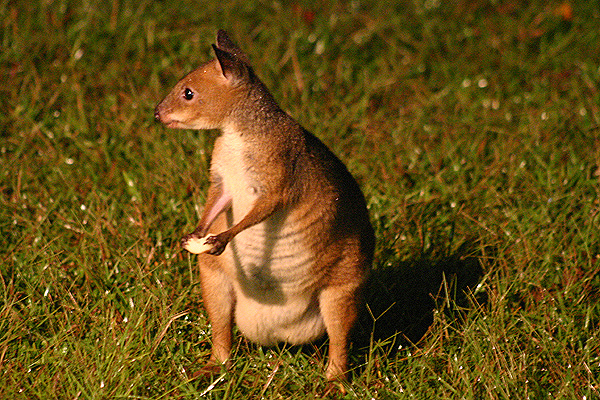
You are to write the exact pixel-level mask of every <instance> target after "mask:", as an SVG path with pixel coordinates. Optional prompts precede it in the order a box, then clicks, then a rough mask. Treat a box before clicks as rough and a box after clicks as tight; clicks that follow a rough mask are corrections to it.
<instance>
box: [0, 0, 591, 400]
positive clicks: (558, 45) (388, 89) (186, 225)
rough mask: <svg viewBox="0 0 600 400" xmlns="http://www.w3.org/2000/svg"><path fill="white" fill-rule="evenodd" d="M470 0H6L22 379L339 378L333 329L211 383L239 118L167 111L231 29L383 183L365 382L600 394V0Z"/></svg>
mask: <svg viewBox="0 0 600 400" xmlns="http://www.w3.org/2000/svg"><path fill="white" fill-rule="evenodd" d="M450 3H451V2H448V4H446V3H444V2H436V1H417V0H415V1H402V2H400V3H398V4H397V5H396V6H391V5H389V4H388V3H385V2H373V1H364V2H359V1H353V2H349V3H348V4H346V3H344V2H340V3H335V2H334V3H323V4H321V3H317V4H312V3H307V2H299V3H296V4H294V5H287V4H280V3H278V2H258V1H257V2H253V1H244V2H233V3H231V2H230V3H220V2H208V3H207V2H203V3H202V5H199V3H197V2H182V3H181V4H174V3H173V4H170V3H163V2H130V1H119V0H115V1H111V2H108V3H106V2H99V1H91V0H90V1H83V2H69V1H67V0H56V1H42V2H26V1H17V2H14V1H13V2H8V1H4V2H1V3H0V23H1V24H2V25H1V28H0V48H1V50H0V75H1V77H2V79H1V80H0V105H1V106H2V110H3V112H2V113H0V166H1V168H0V193H1V195H0V235H1V237H2V240H0V270H1V274H0V298H1V303H0V397H1V398H23V399H31V398H43V399H46V398H59V399H77V398H80V399H83V398H85V399H88V398H90V399H92V398H215V399H216V398H244V399H245V398H283V399H304V398H313V397H319V396H321V395H322V394H323V393H324V392H325V389H326V382H325V381H324V378H323V365H324V362H325V358H326V357H325V354H326V343H324V344H323V343H317V344H315V345H310V346H305V347H302V348H289V347H286V346H281V347H280V348H275V349H268V348H260V347H258V346H255V345H252V344H251V343H248V342H247V341H245V340H244V339H242V338H240V337H239V336H238V341H237V342H236V347H235V349H234V357H233V361H234V362H233V366H232V368H231V370H230V371H229V372H226V373H224V374H223V375H221V376H217V377H215V379H214V381H212V382H211V381H197V380H191V379H190V377H191V376H192V374H193V373H194V372H195V370H196V369H197V368H198V366H199V365H201V364H202V362H203V361H204V360H206V359H207V357H208V355H209V352H210V326H209V325H208V322H207V320H206V315H205V313H204V310H203V307H202V301H201V296H200V289H199V286H198V274H197V271H196V267H195V259H194V257H193V256H190V255H188V254H187V253H184V252H182V250H181V248H180V247H179V239H180V237H181V236H182V235H183V234H185V233H186V232H188V231H190V229H192V228H193V227H194V225H195V224H196V222H197V220H198V217H199V212H200V211H199V210H200V207H201V206H202V204H203V203H204V199H205V197H204V196H205V192H206V187H207V183H208V175H207V170H208V165H209V162H210V152H211V147H212V142H213V140H214V138H215V135H216V133H215V132H192V131H175V130H169V129H166V128H164V127H163V126H160V125H158V124H155V123H154V121H153V108H154V106H155V105H156V103H157V102H158V101H160V99H161V98H162V97H163V96H164V95H165V94H166V93H167V92H168V90H169V88H170V87H171V86H172V85H173V84H174V83H175V82H176V81H177V79H178V78H180V77H181V76H182V75H183V74H185V73H186V72H188V71H189V70H191V69H192V68H194V67H195V66H197V65H198V64H200V63H202V62H204V61H205V60H207V59H208V58H209V57H211V48H210V43H212V42H213V40H214V35H215V32H216V30H217V29H218V28H225V29H227V30H229V32H230V33H231V34H232V36H233V37H234V38H235V39H236V40H237V42H238V43H239V45H240V46H241V47H242V48H243V49H245V50H247V52H248V54H249V55H250V58H251V59H252V60H253V63H254V65H255V68H256V70H257V72H258V74H259V75H260V76H261V77H262V79H263V80H264V81H265V83H266V84H267V86H268V87H269V88H271V89H272V91H273V93H274V95H275V97H276V99H278V101H280V103H281V104H282V106H283V107H284V108H285V109H286V110H287V111H289V112H290V113H291V114H292V115H293V116H294V117H296V118H297V119H298V120H299V121H300V122H301V123H302V124H303V125H305V126H306V127H307V128H309V129H310V130H311V131H313V132H314V133H315V134H317V135H318V136H319V137H321V138H322V139H323V140H324V141H325V142H326V143H327V144H328V145H329V146H330V147H331V148H332V149H333V150H334V151H335V152H336V154H338V155H339V157H340V158H341V159H343V160H344V162H345V163H346V164H347V165H348V167H349V169H350V170H351V171H352V172H353V173H354V175H355V176H356V177H357V179H358V180H359V181H360V183H361V186H362V188H363V190H364V192H365V195H366V197H367V201H368V204H369V208H370V213H371V218H372V221H373V225H374V227H375V229H376V234H377V238H378V245H377V252H376V260H375V266H374V267H375V271H374V273H373V279H372V280H371V282H370V283H369V286H368V290H367V293H366V295H365V297H366V299H367V305H368V308H367V309H366V310H365V313H364V315H363V317H362V318H361V320H360V324H359V327H358V330H357V334H356V335H355V336H356V337H355V340H354V344H353V347H352V366H353V368H354V370H353V373H352V376H353V380H352V383H349V384H348V385H347V387H346V394H345V398H349V399H351V398H359V399H371V398H383V399H385V398H405V397H406V398H416V399H423V398H439V399H445V398H452V399H454V398H472V399H481V398H490V399H495V398H509V397H510V398H522V399H525V398H531V399H534V398H535V399H539V398H549V399H555V398H565V399H592V398H598V397H600V393H599V392H600V382H599V379H598V376H600V338H599V337H598V336H599V334H600V332H599V327H598V323H599V318H600V305H599V304H600V302H599V300H600V297H599V295H598V293H600V275H599V274H598V269H599V266H600V245H599V243H600V234H599V225H600V200H599V186H598V183H599V182H598V179H600V167H599V165H600V147H599V144H600V141H599V139H598V133H599V127H600V110H599V107H600V94H599V93H600V92H599V90H598V88H599V87H600V70H599V65H600V55H599V54H598V52H597V49H596V48H595V46H594V45H593V44H594V43H597V42H598V39H599V36H600V34H599V32H600V30H599V29H598V28H600V11H599V9H598V7H597V5H596V4H595V3H594V2H586V1H583V0H582V1H572V2H568V1H567V2H562V1H556V2H555V1H550V2H520V1H510V0H509V1H496V2H493V1H491V2H488V1H483V0H481V1H469V2H459V3H457V4H454V3H452V4H450ZM417 342H418V343H417ZM340 396H341V395H340Z"/></svg>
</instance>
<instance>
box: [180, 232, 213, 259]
mask: <svg viewBox="0 0 600 400" xmlns="http://www.w3.org/2000/svg"><path fill="white" fill-rule="evenodd" d="M206 239H207V237H206V236H205V237H198V236H196V235H195V234H194V233H190V234H189V235H185V236H184V237H183V239H181V245H182V246H183V248H184V249H186V250H187V251H189V252H190V253H192V254H201V253H206V252H208V251H209V250H211V249H212V248H213V246H212V245H210V244H206Z"/></svg>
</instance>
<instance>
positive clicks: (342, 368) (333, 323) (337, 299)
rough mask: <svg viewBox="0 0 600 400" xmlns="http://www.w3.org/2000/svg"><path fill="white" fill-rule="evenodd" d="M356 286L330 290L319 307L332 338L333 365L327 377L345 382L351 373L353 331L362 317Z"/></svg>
mask: <svg viewBox="0 0 600 400" xmlns="http://www.w3.org/2000/svg"><path fill="white" fill-rule="evenodd" d="M358 291H359V287H358V286H357V285H356V284H350V285H343V286H329V287H326V288H325V289H323V291H322V292H321V294H320V295H319V307H320V310H321V315H322V316H323V321H324V323H325V328H326V329H327V335H328V336H329V361H328V364H327V370H326V372H325V377H326V378H327V379H328V380H330V381H331V380H344V379H345V378H346V375H347V373H348V344H349V340H350V331H351V330H352V327H353V326H354V323H355V322H356V318H357V315H358V295H359V294H358Z"/></svg>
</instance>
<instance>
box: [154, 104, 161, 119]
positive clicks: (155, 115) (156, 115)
mask: <svg viewBox="0 0 600 400" xmlns="http://www.w3.org/2000/svg"><path fill="white" fill-rule="evenodd" d="M154 119H155V120H157V121H160V112H159V111H158V107H156V108H155V109H154Z"/></svg>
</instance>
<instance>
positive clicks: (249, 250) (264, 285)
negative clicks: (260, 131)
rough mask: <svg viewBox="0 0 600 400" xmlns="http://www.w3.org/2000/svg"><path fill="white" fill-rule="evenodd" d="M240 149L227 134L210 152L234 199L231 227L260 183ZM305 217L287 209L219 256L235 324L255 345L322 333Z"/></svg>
mask: <svg viewBox="0 0 600 400" xmlns="http://www.w3.org/2000/svg"><path fill="white" fill-rule="evenodd" d="M244 146H245V144H244V141H243V139H242V137H241V136H240V135H236V134H235V132H230V133H229V134H225V135H224V136H223V137H222V138H221V142H220V143H218V146H217V145H216V147H218V149H219V150H218V151H217V155H215V154H213V163H214V164H213V167H214V168H215V171H216V172H217V173H218V174H219V175H220V176H221V177H222V178H223V185H224V190H225V191H227V192H228V193H230V194H231V197H232V208H231V209H230V210H229V211H228V215H227V219H228V225H229V226H233V225H235V224H236V223H238V222H239V221H241V220H242V219H243V218H244V216H246V215H247V214H248V213H249V212H250V211H251V209H252V207H253V206H254V203H255V202H256V201H257V199H258V197H259V195H260V183H259V182H256V181H255V180H254V175H253V174H252V169H251V168H249V167H248V166H247V165H246V162H247V161H246V160H245V159H244V157H243V154H244V151H243V150H244ZM304 218H305V217H300V219H301V220H296V219H295V218H294V217H293V212H292V213H290V210H280V211H278V212H276V213H275V214H274V215H272V216H270V217H269V218H268V219H267V220H266V221H264V222H262V223H260V224H257V225H255V226H252V227H250V228H248V229H246V230H244V231H242V232H240V233H239V234H238V235H237V236H236V237H235V238H234V239H233V240H232V241H231V242H230V243H229V244H228V245H227V248H226V250H225V252H224V253H223V254H222V255H221V256H219V257H223V258H224V263H223V265H224V266H225V268H226V270H227V274H228V275H229V276H230V277H231V278H232V280H233V287H234V290H235V297H236V304H235V320H236V323H237V325H238V327H239V329H240V330H241V332H242V333H243V334H244V336H246V337H247V338H248V339H250V340H252V341H254V342H257V343H259V344H263V345H272V344H276V343H278V342H287V343H291V344H300V343H306V342H310V341H312V340H314V339H317V338H319V337H320V336H322V335H323V334H324V333H325V326H324V324H323V319H322V317H321V314H320V311H319V306H318V300H317V296H318V289H319V288H318V287H317V277H316V276H315V273H314V264H315V254H314V250H312V249H310V248H308V246H307V244H306V241H305V240H303V235H304V234H305V233H304V232H303V231H304V229H305V228H304V227H305V226H307V225H306V224H307V223H308V222H310V221H306V220H304ZM313 218H314V216H313Z"/></svg>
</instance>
